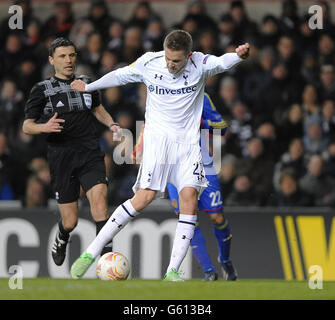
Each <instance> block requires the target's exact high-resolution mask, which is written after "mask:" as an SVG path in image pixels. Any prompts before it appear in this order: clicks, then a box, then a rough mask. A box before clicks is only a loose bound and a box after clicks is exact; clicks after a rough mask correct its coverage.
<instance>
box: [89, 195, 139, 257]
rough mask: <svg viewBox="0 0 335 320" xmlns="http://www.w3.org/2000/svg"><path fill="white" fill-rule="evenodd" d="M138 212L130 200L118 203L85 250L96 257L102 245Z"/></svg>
mask: <svg viewBox="0 0 335 320" xmlns="http://www.w3.org/2000/svg"><path fill="white" fill-rule="evenodd" d="M138 214H139V212H136V210H135V209H134V207H133V205H132V204H131V202H130V200H127V201H126V202H124V203H123V204H121V205H119V206H118V207H117V208H116V209H115V211H114V212H113V213H112V215H111V216H110V218H109V219H108V221H107V222H106V224H105V225H104V227H103V228H102V229H101V230H100V232H99V233H98V235H97V236H96V238H95V239H94V240H93V242H92V243H91V244H90V245H89V247H88V248H87V250H86V251H85V252H86V253H90V254H91V255H92V257H93V258H96V257H97V256H98V255H99V254H100V252H101V251H102V249H103V248H104V246H105V245H106V244H107V243H108V242H109V241H111V240H112V239H113V238H114V236H115V235H116V234H117V233H118V232H119V231H120V230H121V229H122V228H123V227H124V226H125V225H126V224H127V223H128V222H129V221H130V220H131V219H133V218H134V217H135V216H137V215H138Z"/></svg>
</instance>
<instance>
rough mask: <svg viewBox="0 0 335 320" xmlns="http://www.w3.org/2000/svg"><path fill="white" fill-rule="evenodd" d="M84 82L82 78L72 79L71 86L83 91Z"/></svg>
mask: <svg viewBox="0 0 335 320" xmlns="http://www.w3.org/2000/svg"><path fill="white" fill-rule="evenodd" d="M85 86H86V83H85V82H84V81H82V80H74V81H73V82H71V88H72V89H73V90H77V91H79V92H85Z"/></svg>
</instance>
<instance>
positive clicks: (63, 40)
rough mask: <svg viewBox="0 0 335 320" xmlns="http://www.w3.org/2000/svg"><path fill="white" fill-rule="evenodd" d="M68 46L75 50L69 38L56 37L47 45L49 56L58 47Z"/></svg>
mask: <svg viewBox="0 0 335 320" xmlns="http://www.w3.org/2000/svg"><path fill="white" fill-rule="evenodd" d="M69 46H72V47H74V49H75V50H76V46H75V45H74V43H73V42H72V41H71V40H69V39H66V38H63V37H60V38H56V39H55V40H54V41H52V43H51V44H50V46H49V56H51V57H53V55H54V53H55V51H56V49H57V48H58V47H69Z"/></svg>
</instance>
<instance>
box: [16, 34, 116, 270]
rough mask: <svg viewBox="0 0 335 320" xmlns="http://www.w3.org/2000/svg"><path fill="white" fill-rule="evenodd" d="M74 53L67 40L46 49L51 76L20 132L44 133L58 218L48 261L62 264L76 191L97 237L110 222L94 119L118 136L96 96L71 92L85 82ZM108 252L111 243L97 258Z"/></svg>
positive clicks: (31, 102) (35, 94) (35, 91)
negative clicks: (86, 206) (77, 70)
mask: <svg viewBox="0 0 335 320" xmlns="http://www.w3.org/2000/svg"><path fill="white" fill-rule="evenodd" d="M76 58H77V53H76V48H75V45H74V44H73V43H72V42H71V41H70V40H68V39H65V38H57V39H56V40H54V41H53V42H52V43H51V45H50V48H49V62H50V64H51V65H53V66H54V68H55V75H54V76H53V77H51V78H50V79H48V80H45V81H41V82H39V83H37V84H36V85H35V86H34V87H33V88H32V90H31V92H30V96H29V98H28V101H27V103H26V106H25V121H24V123H23V131H24V132H25V133H26V134H41V133H46V134H47V143H48V161H49V165H50V173H51V184H52V187H53V190H54V192H55V198H56V200H57V202H58V207H59V210H60V213H61V220H60V221H59V232H58V233H57V236H56V239H55V242H54V245H53V248H52V257H53V259H54V262H55V263H56V264H57V265H62V264H63V262H64V259H65V254H66V245H67V243H68V240H69V237H70V232H71V231H72V230H73V229H74V228H75V227H76V225H77V222H78V199H79V195H80V186H82V188H83V190H84V191H85V193H86V196H87V198H88V200H89V203H90V209H91V213H92V217H93V219H94V220H95V222H96V227H97V228H96V229H97V234H98V233H99V231H100V230H101V229H102V227H103V226H104V224H105V223H106V222H107V220H108V218H109V214H108V210H107V177H106V168H105V162H104V153H103V152H102V151H101V149H100V146H99V135H98V128H97V127H96V124H95V123H94V122H95V119H94V117H95V118H97V119H98V120H99V121H100V122H101V123H103V124H104V125H106V126H107V127H109V128H110V130H112V131H114V132H117V131H118V130H120V127H119V125H118V124H117V123H114V120H113V118H112V117H111V116H110V114H109V113H108V112H107V111H106V110H105V108H104V107H103V106H102V105H101V103H100V98H99V93H98V92H97V91H95V92H91V93H89V92H87V93H85V92H83V93H79V92H78V91H75V90H72V89H71V87H70V83H71V82H72V81H73V80H75V79H81V80H83V81H85V82H89V79H88V78H87V77H85V76H76V75H75V74H74V71H75V65H76ZM110 251H112V247H111V244H110V245H109V246H108V245H107V246H106V247H105V248H104V250H103V252H102V253H101V254H102V255H103V254H104V253H106V252H110Z"/></svg>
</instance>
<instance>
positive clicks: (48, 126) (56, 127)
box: [43, 112, 65, 133]
mask: <svg viewBox="0 0 335 320" xmlns="http://www.w3.org/2000/svg"><path fill="white" fill-rule="evenodd" d="M57 116H58V113H57V112H56V113H55V114H54V115H53V117H52V118H50V119H49V121H48V122H47V123H45V124H44V130H43V132H46V133H50V132H61V131H62V129H63V127H62V126H61V123H64V122H65V120H64V119H57Z"/></svg>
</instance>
